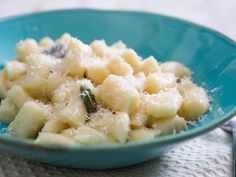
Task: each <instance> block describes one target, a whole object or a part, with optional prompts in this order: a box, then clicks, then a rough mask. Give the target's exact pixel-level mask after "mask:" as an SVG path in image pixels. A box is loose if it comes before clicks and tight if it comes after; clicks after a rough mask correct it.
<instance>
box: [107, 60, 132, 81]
mask: <svg viewBox="0 0 236 177" xmlns="http://www.w3.org/2000/svg"><path fill="white" fill-rule="evenodd" d="M107 67H108V69H109V70H110V71H111V73H112V74H115V75H118V76H125V75H128V74H130V75H131V74H132V73H133V69H132V68H131V66H130V65H129V64H128V63H126V62H125V61H124V60H123V59H122V58H121V57H116V58H112V59H110V60H109V63H108V66H107Z"/></svg>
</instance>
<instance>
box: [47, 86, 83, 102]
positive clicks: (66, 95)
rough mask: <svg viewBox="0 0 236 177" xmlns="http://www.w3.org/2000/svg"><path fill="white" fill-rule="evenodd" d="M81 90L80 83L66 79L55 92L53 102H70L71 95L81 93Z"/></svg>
mask: <svg viewBox="0 0 236 177" xmlns="http://www.w3.org/2000/svg"><path fill="white" fill-rule="evenodd" d="M79 90H80V84H79V83H78V82H74V81H66V82H65V83H63V84H61V85H60V86H59V87H58V88H57V89H56V90H55V91H54V92H53V96H52V100H51V101H52V102H53V103H65V102H68V101H69V99H70V98H71V97H73V96H75V95H78V94H79ZM78 96H79V95H78Z"/></svg>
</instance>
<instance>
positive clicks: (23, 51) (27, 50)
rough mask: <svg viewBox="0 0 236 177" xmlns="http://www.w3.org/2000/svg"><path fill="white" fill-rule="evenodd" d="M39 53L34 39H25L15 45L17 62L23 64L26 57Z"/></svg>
mask: <svg viewBox="0 0 236 177" xmlns="http://www.w3.org/2000/svg"><path fill="white" fill-rule="evenodd" d="M38 52H39V47H38V44H37V42H36V41H35V40H34V39H26V40H24V41H21V42H19V43H18V44H17V45H16V53H17V55H18V57H19V60H20V61H22V62H25V61H26V59H27V57H28V56H30V55H31V54H33V53H34V54H35V53H38Z"/></svg>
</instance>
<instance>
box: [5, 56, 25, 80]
mask: <svg viewBox="0 0 236 177" xmlns="http://www.w3.org/2000/svg"><path fill="white" fill-rule="evenodd" d="M5 70H6V74H7V78H8V80H10V81H14V80H16V79H18V78H20V77H21V76H22V75H25V73H26V65H25V63H21V62H18V61H10V62H8V63H7V64H6V66H5Z"/></svg>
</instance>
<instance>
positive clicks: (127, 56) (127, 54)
mask: <svg viewBox="0 0 236 177" xmlns="http://www.w3.org/2000/svg"><path fill="white" fill-rule="evenodd" d="M121 57H122V58H123V59H124V60H125V61H126V62H127V63H128V64H130V66H131V67H132V68H133V70H134V73H138V72H139V71H140V67H141V62H140V58H139V56H138V55H137V53H136V52H135V51H134V50H132V49H128V50H126V51H124V52H123V54H122V55H121Z"/></svg>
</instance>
